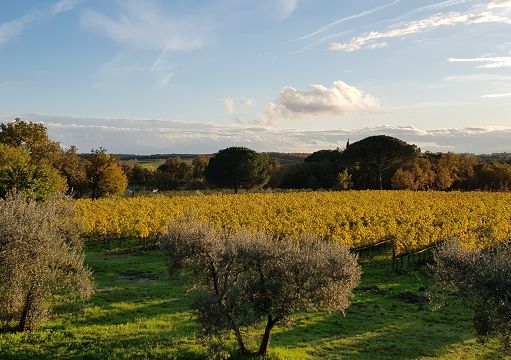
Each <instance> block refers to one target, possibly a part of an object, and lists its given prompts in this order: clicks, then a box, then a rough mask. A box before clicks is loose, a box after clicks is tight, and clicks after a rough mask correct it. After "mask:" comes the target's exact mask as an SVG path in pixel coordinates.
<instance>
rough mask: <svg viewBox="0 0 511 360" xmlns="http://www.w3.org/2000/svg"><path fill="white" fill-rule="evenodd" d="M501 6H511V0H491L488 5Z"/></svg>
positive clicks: (491, 7)
mask: <svg viewBox="0 0 511 360" xmlns="http://www.w3.org/2000/svg"><path fill="white" fill-rule="evenodd" d="M499 7H511V0H491V1H490V4H489V5H488V8H489V9H494V8H499Z"/></svg>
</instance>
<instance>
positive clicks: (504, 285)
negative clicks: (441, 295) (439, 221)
mask: <svg viewBox="0 0 511 360" xmlns="http://www.w3.org/2000/svg"><path fill="white" fill-rule="evenodd" d="M510 258H511V241H506V242H502V243H500V244H498V245H496V246H494V247H491V248H487V249H484V250H479V251H473V250H469V249H466V248H464V247H463V245H462V244H461V243H460V242H459V241H451V242H448V243H446V244H445V245H443V246H442V247H441V248H440V249H439V250H438V251H437V252H436V254H435V266H434V273H435V277H436V280H437V283H438V284H439V285H440V287H442V288H447V289H452V288H454V289H457V290H458V291H459V294H460V295H461V297H462V298H463V299H464V300H465V301H466V302H467V303H468V304H469V305H470V306H471V307H472V309H473V310H474V325H475V328H476V331H477V332H478V333H479V334H480V335H485V336H488V335H503V336H505V337H506V338H507V341H508V343H509V340H510V336H511V261H510V260H509V259H510Z"/></svg>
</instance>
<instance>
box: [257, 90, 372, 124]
mask: <svg viewBox="0 0 511 360" xmlns="http://www.w3.org/2000/svg"><path fill="white" fill-rule="evenodd" d="M379 106H380V105H379V102H378V99H376V98H375V97H373V96H372V95H369V94H366V93H364V92H363V91H361V90H359V89H357V88H356V87H354V86H351V85H348V84H346V83H345V82H343V81H335V82H334V84H333V87H331V88H327V87H326V86H324V85H311V87H310V89H309V90H307V91H299V90H297V89H295V88H293V87H289V86H287V87H285V88H284V89H283V90H282V91H281V92H280V95H279V97H278V98H277V99H276V100H275V101H274V102H272V103H270V104H269V105H268V106H267V108H266V110H265V112H264V113H263V114H262V115H261V116H260V117H259V118H258V119H257V122H258V123H260V124H274V123H276V122H278V121H280V120H286V119H294V118H299V117H302V116H304V115H307V116H317V115H344V114H346V113H350V112H356V111H370V110H374V109H378V108H379Z"/></svg>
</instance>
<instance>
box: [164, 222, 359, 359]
mask: <svg viewBox="0 0 511 360" xmlns="http://www.w3.org/2000/svg"><path fill="white" fill-rule="evenodd" d="M161 245H162V248H163V250H164V252H165V254H166V259H167V264H168V267H169V270H170V271H171V273H175V272H176V271H177V270H178V269H179V268H181V267H182V266H183V265H188V266H189V267H190V268H191V270H192V272H193V275H192V276H191V277H190V282H191V285H192V288H193V289H196V290H198V295H197V297H196V300H195V303H194V308H195V310H197V312H198V316H199V321H200V322H201V324H202V326H203V329H204V330H205V333H206V335H211V334H221V333H222V332H223V331H225V330H228V331H232V332H233V333H234V335H235V337H236V341H237V344H238V348H239V352H240V354H241V355H249V354H252V353H251V352H250V351H249V350H248V349H247V347H246V345H245V341H244V337H243V331H244V330H245V329H246V328H247V327H250V326H255V325H259V324H260V323H261V322H262V321H263V320H264V322H265V327H264V332H263V336H262V339H261V343H260V346H259V351H258V352H257V354H258V355H265V354H266V352H267V348H268V344H269V339H270V333H271V330H272V329H273V327H274V326H275V324H277V323H278V322H280V323H287V322H289V319H290V316H291V315H292V314H293V313H295V312H298V311H303V310H313V309H318V308H319V307H322V308H326V309H330V310H333V311H343V310H345V309H346V308H347V307H348V306H349V304H350V300H349V299H350V296H351V294H352V291H353V289H354V288H355V287H356V286H357V284H358V282H359V280H360V275H361V270H360V267H359V265H358V264H357V259H356V256H355V255H353V254H351V253H350V252H349V250H348V249H347V248H346V247H345V246H343V245H341V244H340V243H338V242H333V241H322V240H319V239H317V238H312V237H306V238H304V239H302V240H300V241H290V240H286V239H283V240H276V239H274V238H272V237H271V236H268V235H265V234H262V233H255V234H254V233H249V232H243V231H240V232H238V233H237V234H227V235H219V234H218V233H217V232H215V230H214V228H212V227H211V226H209V225H205V224H201V223H197V222H193V221H188V222H181V223H176V224H174V225H173V226H172V227H171V229H170V231H169V234H168V235H167V236H166V237H164V238H163V239H162V241H161Z"/></svg>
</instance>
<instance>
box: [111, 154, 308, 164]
mask: <svg viewBox="0 0 511 360" xmlns="http://www.w3.org/2000/svg"><path fill="white" fill-rule="evenodd" d="M267 154H268V155H269V156H270V157H272V158H274V159H277V160H278V161H279V163H280V164H281V165H290V164H300V163H303V159H305V158H306V157H307V156H309V155H310V154H308V153H277V152H269V153H267ZM199 155H206V156H211V155H212V154H152V155H135V154H115V156H117V157H118V158H119V159H120V160H123V161H127V160H138V161H157V160H164V159H168V158H169V157H175V156H179V157H180V158H181V159H184V160H187V159H190V160H191V159H193V158H194V157H196V156H199Z"/></svg>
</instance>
